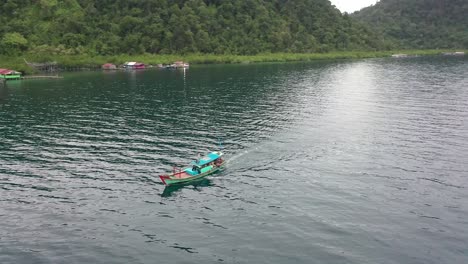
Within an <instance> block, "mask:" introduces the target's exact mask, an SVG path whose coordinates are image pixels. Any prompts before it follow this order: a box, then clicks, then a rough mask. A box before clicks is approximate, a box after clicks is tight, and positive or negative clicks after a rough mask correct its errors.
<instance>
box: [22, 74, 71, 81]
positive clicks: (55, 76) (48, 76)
mask: <svg viewBox="0 0 468 264" xmlns="http://www.w3.org/2000/svg"><path fill="white" fill-rule="evenodd" d="M21 79H22V80H31V79H63V77H62V76H58V75H30V76H23V77H21Z"/></svg>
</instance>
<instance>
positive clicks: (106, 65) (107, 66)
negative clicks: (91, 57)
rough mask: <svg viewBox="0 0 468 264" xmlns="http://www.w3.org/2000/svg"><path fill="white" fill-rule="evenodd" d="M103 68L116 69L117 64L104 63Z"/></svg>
mask: <svg viewBox="0 0 468 264" xmlns="http://www.w3.org/2000/svg"><path fill="white" fill-rule="evenodd" d="M101 68H102V69H103V70H116V69H117V66H115V64H112V63H106V64H103V65H102V66H101Z"/></svg>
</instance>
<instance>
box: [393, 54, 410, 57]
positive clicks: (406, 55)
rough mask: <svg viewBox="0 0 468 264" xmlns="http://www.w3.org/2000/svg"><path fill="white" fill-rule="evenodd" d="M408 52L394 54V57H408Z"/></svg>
mask: <svg viewBox="0 0 468 264" xmlns="http://www.w3.org/2000/svg"><path fill="white" fill-rule="evenodd" d="M407 57H409V56H408V54H393V55H392V58H407Z"/></svg>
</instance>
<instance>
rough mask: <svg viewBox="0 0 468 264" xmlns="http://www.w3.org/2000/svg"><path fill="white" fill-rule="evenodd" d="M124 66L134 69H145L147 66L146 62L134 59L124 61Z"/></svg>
mask: <svg viewBox="0 0 468 264" xmlns="http://www.w3.org/2000/svg"><path fill="white" fill-rule="evenodd" d="M123 67H124V68H125V69H134V70H137V69H144V68H145V64H144V63H141V62H134V61H131V62H126V63H124V65H123Z"/></svg>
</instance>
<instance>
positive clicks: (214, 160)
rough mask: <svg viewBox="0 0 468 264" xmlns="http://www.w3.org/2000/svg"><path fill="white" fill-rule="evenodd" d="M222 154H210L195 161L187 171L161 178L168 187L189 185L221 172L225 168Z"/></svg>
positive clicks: (182, 170)
mask: <svg viewBox="0 0 468 264" xmlns="http://www.w3.org/2000/svg"><path fill="white" fill-rule="evenodd" d="M222 156H223V153H222V152H210V153H209V154H208V155H207V156H205V157H203V158H201V159H200V160H197V161H193V162H192V163H191V164H190V165H191V167H187V168H185V169H181V170H179V171H177V170H176V169H174V171H173V172H172V174H169V175H161V176H159V178H160V179H161V181H162V182H163V183H164V184H165V185H166V186H168V185H172V184H180V183H187V182H191V181H195V180H198V179H201V178H204V177H206V176H207V175H210V174H212V173H214V172H216V171H219V170H220V169H222V168H223V166H224V163H225V162H224V160H223V159H222Z"/></svg>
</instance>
